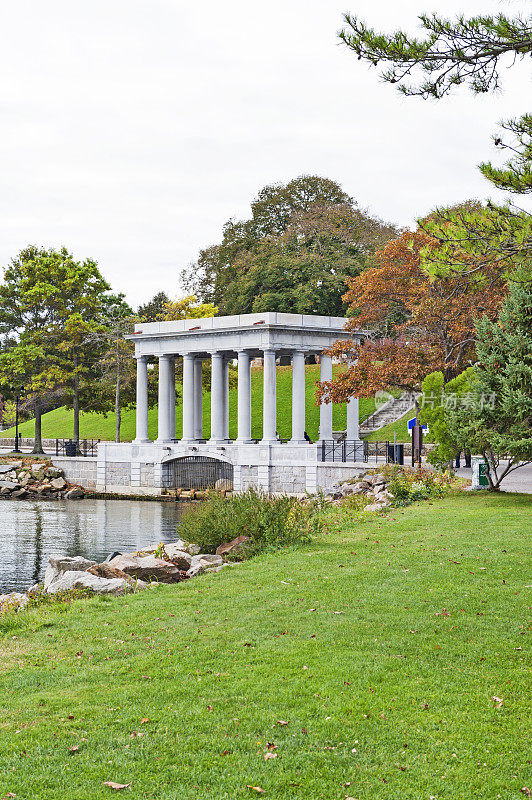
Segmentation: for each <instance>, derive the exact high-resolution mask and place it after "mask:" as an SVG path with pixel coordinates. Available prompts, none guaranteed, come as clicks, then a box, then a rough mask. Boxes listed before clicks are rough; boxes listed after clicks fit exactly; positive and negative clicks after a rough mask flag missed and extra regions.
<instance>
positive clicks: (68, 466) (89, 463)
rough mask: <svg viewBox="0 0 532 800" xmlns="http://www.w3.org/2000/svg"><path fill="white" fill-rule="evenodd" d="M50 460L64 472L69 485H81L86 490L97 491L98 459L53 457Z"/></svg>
mask: <svg viewBox="0 0 532 800" xmlns="http://www.w3.org/2000/svg"><path fill="white" fill-rule="evenodd" d="M50 460H51V462H52V464H53V465H54V466H55V467H58V468H59V469H62V470H63V475H64V476H65V480H66V481H68V482H69V483H75V484H79V485H80V486H83V488H84V489H96V464H97V458H89V457H87V458H83V457H81V456H80V457H78V458H69V457H67V456H52V457H51V458H50Z"/></svg>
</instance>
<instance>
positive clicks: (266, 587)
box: [0, 494, 532, 800]
mask: <svg viewBox="0 0 532 800" xmlns="http://www.w3.org/2000/svg"><path fill="white" fill-rule="evenodd" d="M531 510H532V509H531V499H530V498H529V497H525V496H522V495H521V496H520V495H504V494H501V495H499V496H495V495H485V494H483V495H480V494H478V495H474V494H462V495H460V496H456V497H452V498H448V499H445V500H442V501H437V502H434V503H433V504H432V503H423V504H417V505H414V506H410V507H408V508H406V509H402V510H400V511H399V510H396V511H393V512H392V513H391V514H390V515H389V516H385V517H383V518H377V519H375V520H374V521H373V522H369V523H366V524H360V523H356V522H355V521H353V519H352V518H350V516H349V513H348V512H342V511H341V510H338V509H337V510H335V511H334V512H333V517H332V518H331V520H330V526H331V530H330V533H329V535H328V536H324V537H322V538H321V539H320V540H318V541H316V542H315V543H314V544H312V545H307V546H305V548H301V549H295V550H288V551H285V552H283V553H279V552H277V553H273V554H269V555H262V556H259V557H257V558H256V559H253V560H252V561H248V562H245V563H243V564H241V565H238V566H235V567H232V568H228V569H226V570H223V571H222V572H221V573H219V574H216V575H204V576H202V577H200V578H196V579H194V580H193V581H190V582H187V583H182V584H180V585H178V586H174V587H172V586H166V587H164V586H163V587H159V588H156V589H153V590H148V591H145V592H143V593H140V594H138V595H135V596H131V597H127V598H120V599H116V600H108V601H103V600H98V599H94V600H86V601H78V602H76V603H74V604H71V605H70V606H57V607H53V606H49V607H40V608H37V609H33V610H31V611H29V612H25V613H21V614H18V615H16V616H9V617H5V618H3V621H2V625H1V627H2V629H3V631H4V638H3V640H2V641H1V642H0V670H1V675H0V697H1V701H0V703H1V706H2V714H1V716H0V797H4V796H6V795H7V793H8V792H12V793H13V794H15V795H16V796H17V798H18V800H33V798H39V800H57V798H65V799H67V800H87V798H90V800H99V799H100V798H107V797H112V796H113V791H112V790H111V789H108V788H106V787H105V786H104V785H103V782H104V781H108V780H113V781H116V782H118V783H129V782H131V784H132V785H131V791H130V792H129V791H127V790H126V791H125V792H124V793H123V795H124V796H126V797H131V798H142V799H143V800H154V798H157V800H177V799H178V798H179V800H189V799H190V798H194V799H195V800H205V798H212V800H222V798H224V799H228V798H229V799H230V800H239V799H240V798H242V799H245V798H252V797H257V796H261V795H260V794H257V793H256V792H255V791H254V790H252V789H248V788H246V787H247V786H248V785H250V786H256V787H257V786H258V787H262V788H263V789H264V791H265V795H264V796H265V797H269V798H275V800H284V798H287V799H288V798H290V799H292V798H293V799H296V798H297V800H316V799H317V798H326V799H327V800H329V799H331V798H338V800H344V799H345V798H346V797H350V798H358V800H429V798H430V797H433V798H437V800H444V798H445V799H446V800H472V798H478V799H479V800H480V798H482V800H484V798H494V799H495V798H497V797H501V798H504V800H520V798H522V797H523V794H522V793H521V791H520V790H521V788H522V787H523V786H530V783H531V781H530V767H529V761H528V762H527V759H529V758H530V753H529V752H528V745H527V741H528V736H527V730H526V728H527V727H528V722H529V719H530V716H529V715H528V716H527V710H526V697H527V691H528V689H529V684H528V679H527V677H526V673H525V653H526V650H525V644H526V643H525V636H524V635H523V634H524V633H525V631H526V610H525V609H526V606H525V596H524V595H525V588H526V585H527V584H529V583H530V578H529V575H527V563H526V549H527V547H528V544H529V542H528V537H529V534H530V512H531ZM521 648H523V649H521ZM492 697H500V698H502V699H503V705H502V707H501V708H500V709H498V708H497V707H496V703H495V702H494V701H493V700H492V699H491V698H492ZM146 718H147V720H148V721H146ZM279 720H282V721H284V722H286V723H288V724H286V725H285V724H281V723H280V722H279ZM140 734H142V735H140ZM72 747H78V748H79V749H78V750H77V751H74V752H72V751H70V750H69V748H72ZM274 747H275V749H273V748H274ZM268 748H270V749H269V750H268ZM266 752H273V753H274V754H276V755H277V758H275V759H269V760H265V759H264V755H265V753H266ZM527 773H528V774H527Z"/></svg>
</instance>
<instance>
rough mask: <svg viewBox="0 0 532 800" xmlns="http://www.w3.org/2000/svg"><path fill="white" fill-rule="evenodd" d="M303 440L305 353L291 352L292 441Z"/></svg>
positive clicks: (299, 441)
mask: <svg viewBox="0 0 532 800" xmlns="http://www.w3.org/2000/svg"><path fill="white" fill-rule="evenodd" d="M304 441H305V353H302V352H301V351H299V350H298V351H296V352H295V353H293V354H292V442H294V444H297V443H301V442H304Z"/></svg>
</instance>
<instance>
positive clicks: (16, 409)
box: [13, 389, 22, 453]
mask: <svg viewBox="0 0 532 800" xmlns="http://www.w3.org/2000/svg"><path fill="white" fill-rule="evenodd" d="M19 400H20V391H19V390H18V389H17V391H16V393H15V447H14V450H13V452H14V453H21V452H22V450H21V449H20V448H19V446H18V402H19Z"/></svg>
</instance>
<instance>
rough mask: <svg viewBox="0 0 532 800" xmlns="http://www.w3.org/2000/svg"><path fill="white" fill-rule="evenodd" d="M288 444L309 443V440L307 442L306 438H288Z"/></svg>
mask: <svg viewBox="0 0 532 800" xmlns="http://www.w3.org/2000/svg"><path fill="white" fill-rule="evenodd" d="M288 444H311V442H307V440H306V439H290V440H289V441H288Z"/></svg>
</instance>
